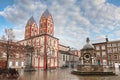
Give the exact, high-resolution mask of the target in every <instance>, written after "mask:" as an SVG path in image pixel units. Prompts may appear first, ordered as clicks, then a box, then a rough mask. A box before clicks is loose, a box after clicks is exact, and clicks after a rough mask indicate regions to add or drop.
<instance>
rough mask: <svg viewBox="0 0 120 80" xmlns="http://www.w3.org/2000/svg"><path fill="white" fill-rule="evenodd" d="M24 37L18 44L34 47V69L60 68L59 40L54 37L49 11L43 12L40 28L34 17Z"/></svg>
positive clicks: (26, 27)
mask: <svg viewBox="0 0 120 80" xmlns="http://www.w3.org/2000/svg"><path fill="white" fill-rule="evenodd" d="M24 36H25V37H24V38H25V39H24V40H21V41H19V42H18V43H20V44H21V45H24V46H26V45H29V46H32V47H34V53H33V60H32V63H33V64H32V65H33V67H36V68H43V69H47V68H56V67H58V51H59V39H58V38H56V37H54V21H53V18H52V15H51V14H50V13H49V11H48V9H46V10H45V11H44V12H43V14H42V16H41V18H40V20H39V26H38V25H37V23H36V21H35V19H34V17H33V16H32V17H31V18H30V19H29V20H28V21H27V23H26V26H25V35H24Z"/></svg>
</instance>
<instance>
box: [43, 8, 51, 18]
mask: <svg viewBox="0 0 120 80" xmlns="http://www.w3.org/2000/svg"><path fill="white" fill-rule="evenodd" d="M43 15H44V16H45V17H46V18H48V17H49V16H51V14H50V12H49V11H48V9H46V10H45V12H44V13H43Z"/></svg>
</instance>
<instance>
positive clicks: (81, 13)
mask: <svg viewBox="0 0 120 80" xmlns="http://www.w3.org/2000/svg"><path fill="white" fill-rule="evenodd" d="M46 8H47V9H48V10H49V12H50V13H51V14H52V17H53V20H54V27H55V35H54V36H55V37H57V38H59V40H60V44H62V45H66V46H71V47H73V48H76V49H81V48H82V46H83V45H84V44H85V40H86V37H89V38H90V40H91V42H96V41H97V42H99V41H104V38H105V36H107V37H108V38H109V40H120V0H0V28H1V29H0V36H2V35H5V33H4V30H5V29H6V28H13V30H14V34H15V36H16V37H15V39H16V40H22V39H24V29H25V25H26V22H27V20H28V19H29V18H30V17H31V16H34V18H35V20H36V22H37V24H38V23H39V20H40V17H41V14H42V13H43V12H44V11H45V10H46Z"/></svg>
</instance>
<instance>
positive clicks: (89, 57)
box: [72, 38, 115, 75]
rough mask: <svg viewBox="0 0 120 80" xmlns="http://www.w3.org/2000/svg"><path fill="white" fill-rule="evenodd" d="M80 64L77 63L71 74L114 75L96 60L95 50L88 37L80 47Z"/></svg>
mask: <svg viewBox="0 0 120 80" xmlns="http://www.w3.org/2000/svg"><path fill="white" fill-rule="evenodd" d="M80 62H81V64H79V65H77V70H75V71H72V73H73V74H79V75H115V73H113V72H105V71H104V68H103V65H100V62H98V61H96V51H95V49H94V47H93V45H92V44H90V40H89V38H87V39H86V44H85V45H84V46H83V48H82V49H81V57H80Z"/></svg>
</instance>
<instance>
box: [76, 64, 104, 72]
mask: <svg viewBox="0 0 120 80" xmlns="http://www.w3.org/2000/svg"><path fill="white" fill-rule="evenodd" d="M77 70H78V71H81V72H103V66H102V65H78V66H77Z"/></svg>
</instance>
